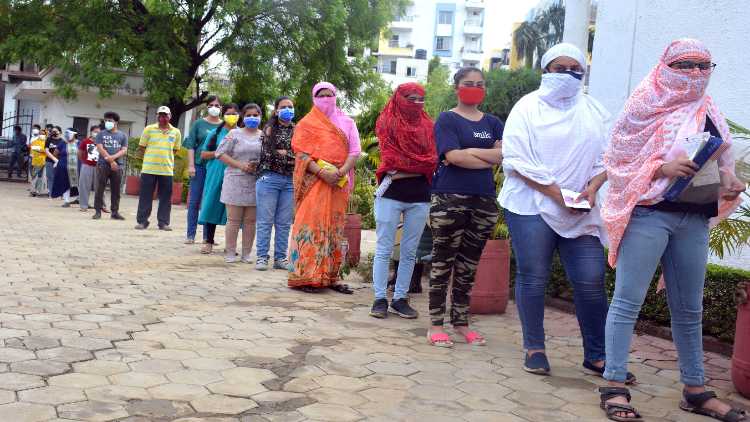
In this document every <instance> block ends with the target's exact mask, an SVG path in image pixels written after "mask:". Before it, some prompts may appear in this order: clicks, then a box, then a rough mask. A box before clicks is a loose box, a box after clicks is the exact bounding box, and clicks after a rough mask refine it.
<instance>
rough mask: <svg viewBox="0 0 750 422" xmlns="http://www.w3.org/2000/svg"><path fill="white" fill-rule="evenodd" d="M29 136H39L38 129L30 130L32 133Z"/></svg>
mask: <svg viewBox="0 0 750 422" xmlns="http://www.w3.org/2000/svg"><path fill="white" fill-rule="evenodd" d="M31 134H32V135H34V136H37V135H39V129H34V130H32V131H31Z"/></svg>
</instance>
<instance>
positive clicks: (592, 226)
mask: <svg viewBox="0 0 750 422" xmlns="http://www.w3.org/2000/svg"><path fill="white" fill-rule="evenodd" d="M540 93H541V94H540ZM543 95H544V94H543V93H542V90H536V91H534V92H532V93H529V94H527V95H526V96H524V97H523V98H522V99H521V100H520V101H519V102H518V103H516V105H515V106H514V107H513V110H511V112H510V115H509V116H508V120H507V122H506V123H505V130H504V132H503V147H502V148H503V171H504V173H505V182H504V183H503V189H502V190H501V191H500V195H499V196H498V201H499V202H500V205H501V206H502V207H503V208H505V209H507V210H508V211H510V212H513V213H515V214H521V215H539V216H541V217H542V218H543V219H544V221H545V222H546V223H547V224H548V225H549V226H550V228H552V230H554V231H555V232H556V233H557V234H558V235H560V236H562V237H565V238H576V237H579V236H584V235H591V236H596V237H599V238H600V239H603V237H604V236H603V229H602V222H601V217H600V216H599V205H598V203H597V205H596V206H595V207H594V209H592V210H591V212H588V213H573V212H570V211H569V210H568V209H566V208H564V207H562V206H560V205H558V204H557V203H556V202H555V201H554V200H553V199H551V198H549V197H547V196H546V195H544V194H542V193H541V192H538V191H536V190H535V189H533V188H531V187H530V186H529V185H527V184H526V183H525V182H524V180H523V179H521V178H520V177H519V174H521V175H523V176H525V177H527V178H529V179H531V180H533V181H535V182H537V183H540V184H543V185H549V184H552V183H557V185H558V186H560V188H564V189H570V190H573V191H576V192H582V191H583V190H584V189H585V188H586V186H587V184H588V182H589V181H590V180H591V178H593V177H594V176H596V175H598V174H600V173H602V172H603V171H605V169H604V163H603V156H604V151H605V147H606V142H607V137H606V135H607V129H606V128H607V127H608V125H607V121H608V120H609V119H610V118H611V116H610V114H609V113H608V112H607V111H606V110H605V109H604V107H603V106H602V105H601V104H600V103H599V102H598V101H596V100H595V99H593V98H591V97H589V96H588V95H585V94H582V93H581V94H579V95H577V96H576V98H575V99H574V101H564V102H560V103H557V104H556V105H555V106H553V105H551V104H550V103H548V102H547V101H545V100H543V99H542V98H541V96H543ZM597 202H598V201H597Z"/></svg>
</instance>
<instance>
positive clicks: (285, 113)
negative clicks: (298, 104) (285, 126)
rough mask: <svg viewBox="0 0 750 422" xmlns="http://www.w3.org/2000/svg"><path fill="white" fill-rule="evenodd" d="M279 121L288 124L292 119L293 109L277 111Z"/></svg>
mask: <svg viewBox="0 0 750 422" xmlns="http://www.w3.org/2000/svg"><path fill="white" fill-rule="evenodd" d="M279 119H281V120H283V121H285V122H290V121H292V119H294V109H293V108H282V109H281V110H279Z"/></svg>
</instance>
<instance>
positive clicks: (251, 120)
mask: <svg viewBox="0 0 750 422" xmlns="http://www.w3.org/2000/svg"><path fill="white" fill-rule="evenodd" d="M242 122H243V123H244V124H245V127H249V128H251V129H257V128H258V126H260V116H247V117H245V118H244V119H242Z"/></svg>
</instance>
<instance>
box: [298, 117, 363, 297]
mask: <svg viewBox="0 0 750 422" xmlns="http://www.w3.org/2000/svg"><path fill="white" fill-rule="evenodd" d="M292 149H293V150H294V152H295V154H296V155H297V159H296V162H295V168H294V205H295V214H294V225H293V226H292V238H291V242H290V245H289V256H290V259H291V265H292V267H293V268H292V270H291V272H290V273H289V287H293V288H296V287H305V286H309V287H315V288H323V287H328V286H331V285H333V284H335V283H336V282H337V281H338V280H339V269H340V268H341V263H342V261H343V258H344V257H343V254H342V249H341V243H342V241H343V240H344V224H345V221H346V205H347V202H348V200H349V193H348V191H347V190H346V189H342V188H340V187H338V186H336V185H334V186H331V185H329V184H328V183H326V182H325V181H323V180H322V179H320V178H318V177H317V176H316V175H314V174H312V173H309V172H307V166H308V165H309V164H310V162H311V161H317V160H319V159H322V160H324V161H327V162H329V163H331V164H333V165H335V166H336V167H341V166H342V165H343V164H344V162H345V161H346V158H347V154H348V142H347V138H346V135H344V133H343V132H342V131H341V130H340V129H339V128H337V127H336V126H334V124H333V123H332V122H331V121H330V120H329V119H328V117H326V115H325V114H323V112H321V111H320V110H319V109H318V108H317V107H313V109H312V111H310V113H308V114H307V115H306V116H305V117H304V118H303V119H302V120H301V121H300V122H299V123H298V124H297V126H296V127H295V129H294V136H293V137H292Z"/></svg>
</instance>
